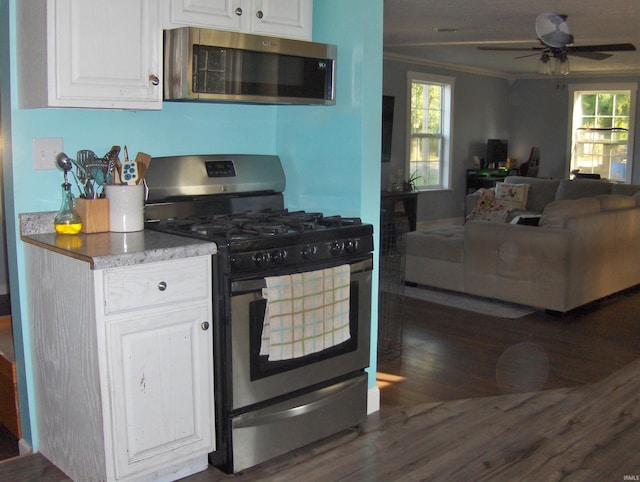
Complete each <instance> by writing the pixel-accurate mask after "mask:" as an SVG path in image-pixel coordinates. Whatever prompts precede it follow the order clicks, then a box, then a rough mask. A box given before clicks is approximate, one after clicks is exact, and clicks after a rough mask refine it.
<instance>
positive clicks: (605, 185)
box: [555, 179, 611, 201]
mask: <svg viewBox="0 0 640 482" xmlns="http://www.w3.org/2000/svg"><path fill="white" fill-rule="evenodd" d="M610 193H611V183H609V182H607V181H601V180H596V179H572V180H569V179H563V180H562V181H560V185H559V186H558V190H557V191H556V197H555V200H556V201H557V200H561V199H580V198H583V197H594V196H598V195H600V194H610Z"/></svg>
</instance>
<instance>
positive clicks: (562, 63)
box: [555, 52, 569, 75]
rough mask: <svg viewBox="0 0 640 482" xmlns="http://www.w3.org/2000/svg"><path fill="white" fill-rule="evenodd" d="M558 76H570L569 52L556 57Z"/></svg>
mask: <svg viewBox="0 0 640 482" xmlns="http://www.w3.org/2000/svg"><path fill="white" fill-rule="evenodd" d="M555 70H556V74H558V75H569V57H567V52H561V53H560V54H559V55H558V56H556V69H555Z"/></svg>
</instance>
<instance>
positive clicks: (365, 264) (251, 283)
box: [231, 258, 373, 293]
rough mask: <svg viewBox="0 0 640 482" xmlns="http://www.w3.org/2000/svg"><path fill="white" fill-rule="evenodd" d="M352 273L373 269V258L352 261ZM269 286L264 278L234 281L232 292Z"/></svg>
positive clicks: (257, 289)
mask: <svg viewBox="0 0 640 482" xmlns="http://www.w3.org/2000/svg"><path fill="white" fill-rule="evenodd" d="M349 266H350V268H351V274H355V273H361V272H365V271H371V270H372V269H373V259H372V258H367V259H365V260H362V261H357V262H355V263H351V264H350V265H349ZM266 287H267V282H266V281H265V279H264V278H260V279H252V280H246V281H232V282H231V293H245V292H247V291H259V290H261V289H262V288H266Z"/></svg>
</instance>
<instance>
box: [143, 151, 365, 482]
mask: <svg viewBox="0 0 640 482" xmlns="http://www.w3.org/2000/svg"><path fill="white" fill-rule="evenodd" d="M146 179H147V183H148V187H149V195H148V201H147V204H146V207H145V218H146V223H145V226H146V227H147V228H149V229H156V230H161V231H164V232H169V233H174V234H179V235H184V236H189V237H196V238H202V239H207V240H212V241H215V242H216V243H217V245H218V255H216V256H214V260H213V273H214V279H213V290H214V292H213V299H214V313H213V319H214V330H213V336H214V376H215V379H214V385H215V406H216V409H215V410H216V414H215V415H216V451H215V452H213V453H212V454H211V455H210V462H211V463H212V464H214V465H216V466H218V467H220V468H222V469H223V470H225V471H227V472H238V471H240V470H243V469H245V468H247V467H251V466H253V465H256V464H258V463H260V462H263V461H265V460H268V459H270V458H273V457H275V456H277V455H280V454H283V453H286V452H289V451H291V450H294V449H296V448H298V447H301V446H303V445H306V444H308V443H311V442H314V441H317V440H319V439H321V438H324V437H326V436H328V435H331V434H334V433H337V432H339V431H341V430H344V429H347V428H349V427H351V426H355V425H357V424H359V423H361V422H362V421H364V419H365V418H366V405H367V376H366V374H365V371H364V369H365V368H366V367H367V366H368V365H369V343H370V342H369V338H370V324H371V323H370V322H371V277H372V266H373V261H372V260H373V257H372V252H373V229H372V226H371V225H368V224H364V223H362V222H361V221H360V219H359V218H344V217H341V216H324V215H323V214H322V213H317V212H305V211H295V212H292V211H289V210H287V209H285V207H284V199H283V194H282V193H283V191H284V188H285V176H284V172H283V169H282V166H281V164H280V160H279V158H278V157H277V156H264V155H202V156H177V157H164V158H154V159H153V161H152V163H151V167H150V169H149V172H148V173H147V176H146Z"/></svg>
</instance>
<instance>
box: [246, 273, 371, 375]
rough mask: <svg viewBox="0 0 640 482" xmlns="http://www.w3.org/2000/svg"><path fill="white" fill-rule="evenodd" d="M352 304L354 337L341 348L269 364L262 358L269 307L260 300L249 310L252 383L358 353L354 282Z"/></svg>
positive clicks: (356, 282) (356, 292)
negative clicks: (350, 353)
mask: <svg viewBox="0 0 640 482" xmlns="http://www.w3.org/2000/svg"><path fill="white" fill-rule="evenodd" d="M349 292H350V295H349V296H350V303H349V331H350V334H351V337H350V338H349V339H348V340H347V341H345V342H343V343H341V344H339V345H335V346H332V347H331V348H327V349H325V350H323V351H319V352H317V353H312V354H311V355H306V356H304V357H299V358H292V359H290V360H278V361H269V360H268V357H267V356H265V355H260V342H261V338H262V325H263V322H264V312H265V309H266V307H267V300H264V299H259V300H256V301H253V302H251V304H250V306H249V316H250V323H251V327H250V337H251V338H250V340H249V342H250V344H249V349H250V351H251V363H250V366H251V369H250V371H251V380H252V381H253V380H259V379H261V378H265V377H268V376H271V375H275V374H277V373H282V372H285V371H287V370H293V369H295V368H299V367H302V366H305V365H309V364H311V363H317V362H319V361H321V360H326V359H328V358H332V357H335V356H339V355H343V354H345V353H349V352H352V351H355V350H356V349H357V348H358V306H359V300H358V293H359V290H358V281H353V280H352V281H351V286H350V291H349Z"/></svg>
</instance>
